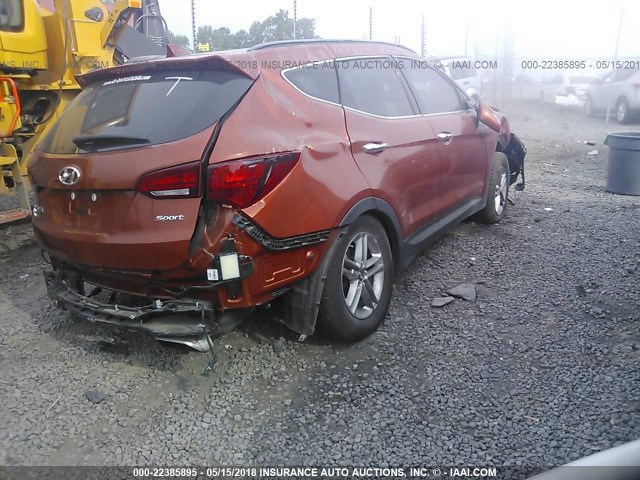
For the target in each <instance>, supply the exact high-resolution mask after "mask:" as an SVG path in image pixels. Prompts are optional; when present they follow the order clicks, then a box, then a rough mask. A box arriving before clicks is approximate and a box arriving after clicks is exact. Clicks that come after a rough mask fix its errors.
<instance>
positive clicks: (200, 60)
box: [75, 45, 260, 88]
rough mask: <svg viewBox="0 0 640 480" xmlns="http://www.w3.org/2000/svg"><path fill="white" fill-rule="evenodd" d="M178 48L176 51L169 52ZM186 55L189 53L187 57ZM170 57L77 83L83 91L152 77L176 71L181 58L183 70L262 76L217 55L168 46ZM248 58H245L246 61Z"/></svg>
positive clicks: (137, 60)
mask: <svg viewBox="0 0 640 480" xmlns="http://www.w3.org/2000/svg"><path fill="white" fill-rule="evenodd" d="M170 47H176V48H170ZM185 51H186V53H185ZM166 55H167V56H158V55H150V56H147V57H139V58H134V59H130V60H129V62H127V63H125V64H123V65H118V66H116V67H111V68H104V69H98V70H93V71H91V72H88V73H85V74H83V75H76V77H75V78H76V81H77V82H78V84H79V85H80V87H81V88H84V87H86V86H87V85H89V84H90V83H93V82H97V81H100V80H108V79H113V78H117V77H121V76H122V77H124V76H132V75H141V74H145V73H146V74H149V73H153V72H156V71H163V70H175V69H176V68H177V66H176V63H175V62H176V57H180V60H179V61H180V68H184V69H185V70H194V69H199V68H204V69H212V70H226V71H236V72H238V73H241V74H243V75H245V76H247V77H249V78H251V79H256V78H257V77H258V75H259V74H260V70H259V69H258V68H257V67H255V68H254V67H253V66H252V65H248V64H249V62H246V61H245V62H239V61H234V59H233V58H226V57H223V56H221V55H217V54H210V55H202V54H198V55H194V54H192V53H191V52H189V51H188V50H186V49H184V48H180V47H179V46H176V45H167V54H166ZM245 58H246V57H245Z"/></svg>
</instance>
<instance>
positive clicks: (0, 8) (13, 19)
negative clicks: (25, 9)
mask: <svg viewBox="0 0 640 480" xmlns="http://www.w3.org/2000/svg"><path fill="white" fill-rule="evenodd" d="M22 27H23V19H22V2H21V1H20V0H0V30H4V31H10V32H13V31H19V30H22Z"/></svg>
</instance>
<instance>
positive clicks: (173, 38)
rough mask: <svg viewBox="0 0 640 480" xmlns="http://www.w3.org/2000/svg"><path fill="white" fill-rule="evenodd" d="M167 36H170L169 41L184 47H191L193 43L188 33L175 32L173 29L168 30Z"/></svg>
mask: <svg viewBox="0 0 640 480" xmlns="http://www.w3.org/2000/svg"><path fill="white" fill-rule="evenodd" d="M167 37H169V43H173V44H175V45H182V46H183V47H187V48H189V47H190V45H191V41H190V40H189V38H188V37H187V36H186V35H181V34H175V33H173V32H172V31H171V30H169V31H167Z"/></svg>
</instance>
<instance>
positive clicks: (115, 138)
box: [73, 135, 151, 150]
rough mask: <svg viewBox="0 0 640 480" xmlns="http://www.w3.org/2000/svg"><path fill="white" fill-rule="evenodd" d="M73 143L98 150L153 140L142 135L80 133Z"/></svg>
mask: <svg viewBox="0 0 640 480" xmlns="http://www.w3.org/2000/svg"><path fill="white" fill-rule="evenodd" d="M73 143H75V144H76V146H77V147H79V148H82V149H83V150H98V149H100V148H110V147H121V146H122V147H124V146H129V145H144V144H147V143H151V140H149V139H148V138H142V137H128V136H126V135H80V136H78V137H75V138H74V139H73Z"/></svg>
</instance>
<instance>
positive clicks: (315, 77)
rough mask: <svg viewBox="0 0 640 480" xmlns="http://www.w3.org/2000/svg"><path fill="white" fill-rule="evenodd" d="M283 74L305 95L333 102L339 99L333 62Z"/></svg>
mask: <svg viewBox="0 0 640 480" xmlns="http://www.w3.org/2000/svg"><path fill="white" fill-rule="evenodd" d="M284 76H285V78H286V79H287V80H289V81H290V82H291V83H293V84H294V85H295V86H296V87H298V88H299V89H300V90H302V91H303V92H304V93H306V94H307V95H311V96H312V97H315V98H319V99H321V100H326V101H328V102H333V103H339V101H340V100H339V95H338V77H337V76H336V69H335V67H334V65H333V62H326V63H321V64H315V65H310V66H308V67H302V68H296V69H294V70H289V71H288V72H285V73H284Z"/></svg>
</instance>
